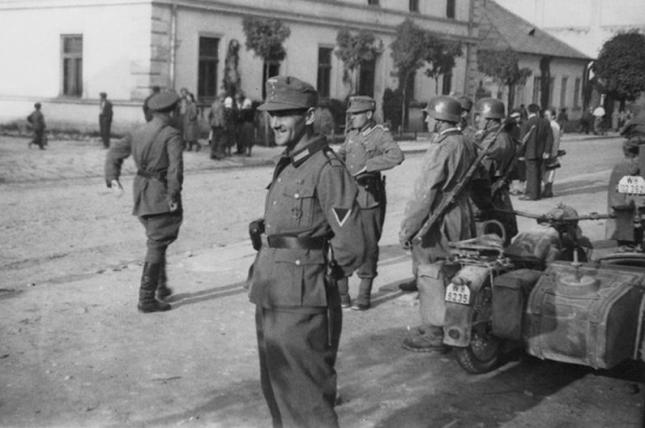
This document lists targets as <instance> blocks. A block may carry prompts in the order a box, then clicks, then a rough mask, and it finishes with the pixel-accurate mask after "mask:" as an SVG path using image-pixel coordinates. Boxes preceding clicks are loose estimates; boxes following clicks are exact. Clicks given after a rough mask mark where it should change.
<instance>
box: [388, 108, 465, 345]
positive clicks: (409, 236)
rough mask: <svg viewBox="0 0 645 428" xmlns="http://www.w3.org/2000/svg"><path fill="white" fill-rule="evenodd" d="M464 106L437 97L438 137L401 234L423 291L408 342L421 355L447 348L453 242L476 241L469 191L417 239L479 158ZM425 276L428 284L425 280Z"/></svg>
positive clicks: (431, 113) (431, 114) (434, 124)
mask: <svg viewBox="0 0 645 428" xmlns="http://www.w3.org/2000/svg"><path fill="white" fill-rule="evenodd" d="M461 111H462V110H461V105H460V103H459V101H458V100H457V99H455V98H453V97H449V96H439V97H435V98H433V99H432V100H431V101H430V103H429V105H428V107H427V109H426V112H427V113H428V117H427V123H428V130H429V131H430V132H431V133H435V134H436V138H434V139H433V140H432V143H431V145H430V147H429V149H428V151H427V153H426V154H425V156H424V159H423V164H422V170H421V174H420V175H419V177H418V178H417V181H416V183H415V185H414V191H413V195H412V198H411V199H410V201H408V203H407V205H406V208H405V212H404V214H403V221H402V223H401V229H400V231H399V241H400V243H401V245H402V247H403V248H404V249H410V250H411V251H412V262H413V273H414V275H415V277H416V279H417V287H418V289H419V308H420V313H421V322H422V325H421V326H420V327H419V328H417V329H416V330H415V331H414V332H413V333H412V334H411V335H410V336H409V337H407V338H406V339H405V340H404V342H403V347H404V348H406V349H408V350H412V351H417V352H427V351H432V350H437V349H442V348H443V347H444V345H443V324H444V317H445V302H444V293H445V284H446V281H447V280H448V279H449V277H450V275H451V274H452V267H451V266H450V265H448V264H446V263H445V260H446V259H447V258H448V256H449V255H450V252H449V248H448V243H449V242H450V241H458V240H462V239H468V238H471V237H472V236H474V223H473V218H472V214H471V207H470V202H469V192H468V191H464V192H462V193H461V194H458V195H456V198H455V199H454V202H453V204H452V206H451V208H450V209H449V210H448V211H447V212H446V213H445V215H444V216H443V217H442V218H440V219H439V220H438V221H437V222H436V223H435V224H432V225H430V227H429V229H428V231H427V232H426V233H425V234H423V236H421V237H420V238H421V239H420V240H416V239H414V238H415V236H416V235H417V234H418V232H419V231H420V230H421V229H422V228H423V226H424V224H425V222H426V220H427V219H428V218H429V216H430V214H431V213H432V212H433V210H434V209H435V208H436V207H437V206H439V205H440V204H441V203H442V201H443V200H444V199H445V198H446V197H447V196H448V195H449V194H450V193H451V191H452V190H453V189H454V188H455V186H456V185H457V183H459V182H460V181H462V180H463V179H464V177H465V175H466V172H467V171H468V169H469V167H470V165H471V164H472V163H473V162H474V160H475V158H476V153H475V151H474V150H473V149H472V147H471V146H469V145H468V144H465V143H464V137H463V135H462V134H461V131H460V130H459V127H458V124H459V122H460V120H461ZM421 274H423V277H424V280H423V281H421V280H419V277H420V276H421Z"/></svg>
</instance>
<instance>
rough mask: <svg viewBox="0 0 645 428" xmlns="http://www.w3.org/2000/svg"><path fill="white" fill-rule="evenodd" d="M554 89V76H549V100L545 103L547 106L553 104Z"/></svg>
mask: <svg viewBox="0 0 645 428" xmlns="http://www.w3.org/2000/svg"><path fill="white" fill-rule="evenodd" d="M554 90H555V77H551V78H550V79H549V102H548V103H547V105H549V106H550V105H553V104H554V98H555V97H554V96H553V92H554Z"/></svg>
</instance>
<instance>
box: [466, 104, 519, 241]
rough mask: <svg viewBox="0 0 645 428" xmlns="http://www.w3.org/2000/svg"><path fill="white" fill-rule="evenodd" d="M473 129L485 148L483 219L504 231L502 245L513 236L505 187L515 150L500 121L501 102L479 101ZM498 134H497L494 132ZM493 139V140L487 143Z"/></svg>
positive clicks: (514, 226) (513, 223) (513, 222)
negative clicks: (485, 204) (486, 200)
mask: <svg viewBox="0 0 645 428" xmlns="http://www.w3.org/2000/svg"><path fill="white" fill-rule="evenodd" d="M475 112H476V115H477V126H478V128H479V130H480V131H481V132H482V133H483V134H482V143H481V145H482V147H488V150H487V152H486V156H485V157H484V160H483V161H482V164H483V167H484V172H485V178H486V180H487V181H488V182H489V183H490V204H491V205H490V210H489V211H488V212H487V213H484V218H483V219H494V220H497V221H499V222H500V223H502V225H503V226H504V230H505V232H506V242H505V244H506V245H508V244H510V240H511V238H512V237H513V236H515V235H516V234H517V219H516V218H515V214H510V213H509V212H510V211H513V204H512V203H511V197H510V195H509V184H510V180H511V173H512V172H513V168H514V164H515V157H516V150H515V142H514V141H513V139H512V137H511V136H510V135H509V133H508V130H507V128H506V127H505V128H503V129H502V130H501V131H500V127H501V126H502V119H504V118H505V117H506V108H505V106H504V103H503V102H501V101H500V100H498V99H495V98H482V99H481V100H479V101H478V102H477V105H476V106H475ZM498 131H499V133H498ZM493 138H494V140H493V141H491V140H492V139H493Z"/></svg>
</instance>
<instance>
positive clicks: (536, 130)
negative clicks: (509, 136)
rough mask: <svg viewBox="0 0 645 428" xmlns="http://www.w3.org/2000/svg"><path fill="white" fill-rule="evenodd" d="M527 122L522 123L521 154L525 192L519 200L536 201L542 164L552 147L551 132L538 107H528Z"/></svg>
mask: <svg viewBox="0 0 645 428" xmlns="http://www.w3.org/2000/svg"><path fill="white" fill-rule="evenodd" d="M528 110H529V117H528V120H527V121H526V122H524V123H522V132H521V135H522V137H521V138H522V143H523V147H522V154H523V155H524V159H525V162H526V191H525V192H524V195H523V196H520V200H523V201H537V200H538V199H540V196H541V188H542V164H543V161H544V160H545V159H548V158H549V156H550V154H551V148H552V146H553V132H552V131H551V124H550V123H549V121H548V120H546V119H544V118H542V117H540V107H539V106H538V105H537V104H531V105H529V108H528Z"/></svg>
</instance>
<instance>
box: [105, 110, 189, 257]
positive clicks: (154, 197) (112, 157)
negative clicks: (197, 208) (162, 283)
mask: <svg viewBox="0 0 645 428" xmlns="http://www.w3.org/2000/svg"><path fill="white" fill-rule="evenodd" d="M182 151H183V141H182V139H181V135H180V133H179V131H178V130H177V129H175V128H173V127H171V126H170V125H169V120H167V119H164V118H161V117H158V116H157V117H154V118H153V119H152V121H150V122H148V123H147V124H145V125H143V126H141V127H139V128H137V129H136V130H135V131H134V132H133V133H132V134H131V135H128V136H126V138H124V139H122V140H118V141H115V142H113V144H112V145H111V146H110V149H109V151H108V154H107V157H106V159H105V179H106V181H107V182H108V183H110V182H111V181H112V180H118V179H119V176H120V174H121V165H122V164H123V161H124V160H125V158H127V157H128V156H130V154H132V157H133V158H134V162H135V164H136V166H137V175H136V177H135V178H134V183H133V191H132V194H133V197H134V207H133V209H132V214H133V215H136V216H138V217H139V220H140V221H141V223H142V224H143V226H144V227H145V229H146V235H147V237H148V242H147V246H148V251H147V253H146V261H147V262H150V263H159V262H163V257H164V255H165V251H166V248H167V247H168V245H170V243H172V242H173V241H174V240H176V239H177V236H178V234H179V227H180V225H181V222H182V205H181V188H182V183H183V179H184V165H183V155H182ZM171 201H172V202H175V203H176V204H177V206H178V208H177V210H176V211H173V212H171V211H170V202H171Z"/></svg>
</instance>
